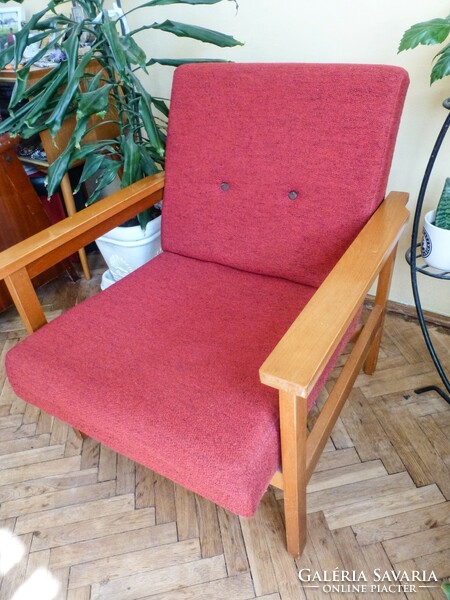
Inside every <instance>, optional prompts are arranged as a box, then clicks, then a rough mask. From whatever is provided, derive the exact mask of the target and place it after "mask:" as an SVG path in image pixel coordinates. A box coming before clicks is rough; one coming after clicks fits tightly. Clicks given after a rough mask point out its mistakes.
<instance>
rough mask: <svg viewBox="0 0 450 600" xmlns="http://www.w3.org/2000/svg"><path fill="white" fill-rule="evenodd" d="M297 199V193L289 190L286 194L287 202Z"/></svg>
mask: <svg viewBox="0 0 450 600" xmlns="http://www.w3.org/2000/svg"><path fill="white" fill-rule="evenodd" d="M297 197H298V192H296V191H295V190H291V191H290V192H289V194H288V198H289V200H295V199H296V198H297Z"/></svg>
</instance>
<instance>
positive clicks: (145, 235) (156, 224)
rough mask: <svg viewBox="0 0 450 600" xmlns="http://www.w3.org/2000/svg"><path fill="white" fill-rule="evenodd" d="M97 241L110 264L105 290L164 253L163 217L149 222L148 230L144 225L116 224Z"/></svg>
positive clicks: (104, 281)
mask: <svg viewBox="0 0 450 600" xmlns="http://www.w3.org/2000/svg"><path fill="white" fill-rule="evenodd" d="M95 241H96V244H97V246H98V249H99V250H100V252H101V253H102V256H103V258H104V259H105V262H106V264H107V265H108V270H107V271H106V272H105V273H104V274H103V277H102V282H101V286H100V287H101V289H102V290H104V289H105V288H107V287H109V286H110V285H111V284H113V283H115V282H116V281H119V279H122V278H123V277H125V275H128V274H129V273H131V272H132V271H134V270H136V269H137V268H139V267H141V266H142V265H143V264H145V263H146V262H148V261H149V260H151V259H152V258H154V257H155V256H157V255H158V254H159V253H160V252H161V217H157V218H156V219H153V220H152V221H149V223H148V224H147V227H146V228H145V231H143V230H142V228H141V226H140V225H136V226H134V227H116V228H115V229H112V230H111V231H109V232H108V233H106V234H105V235H102V236H101V237H99V238H98V239H96V240H95Z"/></svg>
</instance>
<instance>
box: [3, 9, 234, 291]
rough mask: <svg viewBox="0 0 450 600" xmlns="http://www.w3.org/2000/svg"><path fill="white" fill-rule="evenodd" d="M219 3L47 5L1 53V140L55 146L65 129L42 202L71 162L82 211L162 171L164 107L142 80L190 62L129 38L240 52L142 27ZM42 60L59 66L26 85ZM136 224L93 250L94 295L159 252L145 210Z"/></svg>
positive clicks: (201, 32) (207, 34)
mask: <svg viewBox="0 0 450 600" xmlns="http://www.w3.org/2000/svg"><path fill="white" fill-rule="evenodd" d="M4 1H5V0H0V3H1V2H4ZM18 1H19V2H22V0H18ZM222 1H224V0H148V1H147V2H140V3H139V4H138V5H134V6H133V5H131V2H129V0H124V2H123V8H122V6H121V2H120V0H117V3H114V4H113V5H112V8H113V10H111V4H112V3H111V0H77V1H76V2H73V1H68V0H49V2H48V4H47V6H46V7H45V8H44V9H43V10H41V11H40V12H37V13H36V14H34V15H33V16H32V17H31V18H30V20H29V21H28V22H27V23H26V24H25V25H24V27H23V28H22V29H21V30H20V31H18V32H17V33H16V36H15V44H14V46H11V47H7V48H4V49H3V50H2V51H1V52H0V68H4V67H5V66H6V65H8V64H12V65H13V68H14V69H15V70H16V84H15V86H14V90H13V94H12V98H11V102H10V105H9V112H10V116H9V118H8V119H6V120H5V121H3V122H2V123H0V134H1V133H6V132H9V133H10V134H12V135H15V134H17V135H19V136H20V137H21V138H29V137H32V136H34V135H36V134H39V133H40V132H42V131H44V130H49V131H50V133H51V135H52V136H53V137H54V136H57V134H58V132H60V130H61V128H62V126H63V123H65V122H66V121H68V124H69V126H70V127H72V128H73V132H72V135H71V136H69V138H68V142H67V143H66V144H65V147H60V146H59V145H58V138H57V137H56V141H55V144H56V146H57V147H58V152H57V154H58V157H57V158H56V160H54V161H53V162H52V163H51V165H50V167H49V171H48V195H49V196H51V195H52V194H53V192H54V191H55V190H56V189H57V188H58V186H59V184H60V182H61V179H62V178H63V176H64V175H65V173H66V172H67V171H68V169H69V168H70V166H71V165H72V164H74V163H77V162H84V167H83V170H82V173H81V177H80V180H79V184H78V188H79V187H80V186H81V185H82V184H83V183H84V182H86V181H87V180H89V181H90V182H92V180H93V179H95V182H96V183H95V186H94V188H93V189H92V191H91V192H90V195H89V199H88V201H87V204H91V203H92V202H95V201H96V200H98V199H99V198H100V197H101V196H102V193H103V194H104V193H105V188H106V186H108V185H109V184H111V183H112V182H113V181H114V180H117V179H118V178H119V179H120V186H121V187H122V188H125V187H127V186H128V185H130V184H131V183H134V182H136V181H138V180H140V179H142V178H143V177H145V176H146V175H151V174H154V173H156V172H158V171H160V170H161V169H163V168H164V157H165V140H166V126H167V119H168V116H169V106H168V103H167V102H166V101H165V100H164V99H162V98H155V97H153V96H152V95H151V94H150V93H149V91H148V89H147V86H146V85H145V79H144V78H145V76H147V77H150V73H151V72H153V71H151V67H152V66H154V65H156V64H159V65H167V66H170V67H176V66H178V65H180V64H183V63H188V62H197V61H196V59H189V58H186V59H171V58H158V57H154V56H152V57H150V58H148V57H147V56H146V54H145V52H144V50H143V49H142V48H141V47H140V46H139V44H138V42H137V41H136V38H138V37H139V34H140V33H141V32H144V31H146V32H150V31H152V30H159V31H163V32H167V33H170V34H173V35H175V36H179V37H188V38H191V39H193V40H197V41H201V42H207V43H209V44H213V45H215V46H219V47H221V48H225V47H232V46H236V45H241V43H240V42H238V41H237V40H235V39H234V38H233V37H231V36H229V35H225V34H223V33H220V32H217V31H213V30H209V29H205V28H202V27H198V26H195V25H188V24H186V23H179V22H176V21H173V20H169V19H166V20H164V21H161V22H151V20H150V19H151V14H152V9H153V8H156V7H164V6H167V5H171V4H180V5H192V6H195V5H211V4H217V3H219V2H222ZM227 1H232V2H234V3H236V0H227ZM127 4H129V6H127ZM64 8H65V10H64ZM74 8H76V11H75V10H73V9H74ZM138 10H139V11H141V13H142V14H141V15H140V17H141V18H140V21H139V22H140V23H142V25H141V26H139V27H138V28H137V29H135V30H131V31H130V30H129V28H128V20H127V16H128V14H130V13H132V12H134V11H138ZM159 14H160V13H159ZM68 15H70V16H68ZM37 44H39V45H41V46H42V47H41V48H39V49H38V51H37V52H36V53H35V54H34V55H32V57H31V58H30V59H28V60H27V62H26V63H25V64H24V66H22V64H21V63H22V62H23V56H24V51H25V50H26V49H29V48H30V46H31V45H37ZM26 55H27V56H28V53H27V54H26ZM48 56H50V57H52V58H53V57H58V58H57V60H58V61H59V62H57V64H56V65H55V66H54V67H53V68H51V69H50V70H49V72H48V73H47V74H45V75H44V76H43V77H42V78H41V79H39V80H38V81H31V78H30V69H31V68H32V67H33V65H36V63H38V64H39V61H41V59H43V58H47V57H48ZM197 60H199V61H200V62H205V59H197ZM199 110H201V101H200V103H199ZM66 125H67V124H66ZM66 137H67V136H66ZM75 191H77V190H75ZM153 219H154V220H153ZM136 220H137V224H136V223H135V221H136ZM136 220H132V221H131V222H127V223H126V225H127V226H128V225H134V227H119V228H116V229H114V230H113V231H111V232H109V233H108V234H105V235H104V236H102V237H100V238H99V239H98V240H97V245H98V247H99V249H100V251H101V253H102V254H103V257H104V259H105V261H106V263H107V265H108V267H109V269H108V271H106V272H105V273H104V276H103V279H102V289H104V288H105V287H107V286H108V285H110V284H111V283H113V282H114V281H116V280H117V279H120V278H122V277H123V276H125V275H126V274H127V273H129V272H130V271H132V270H134V269H135V268H137V267H138V266H140V265H141V264H143V263H144V262H146V261H147V260H149V259H150V258H152V257H153V256H155V255H156V254H157V253H158V252H159V250H160V242H159V237H160V223H159V221H160V218H159V212H158V211H155V209H154V208H153V207H152V208H151V209H149V210H146V211H144V212H142V213H140V214H139V215H137V217H136ZM150 221H151V223H150Z"/></svg>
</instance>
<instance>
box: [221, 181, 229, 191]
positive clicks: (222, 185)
mask: <svg viewBox="0 0 450 600" xmlns="http://www.w3.org/2000/svg"><path fill="white" fill-rule="evenodd" d="M220 187H221V188H222V189H223V191H224V192H227V191H228V190H229V189H230V184H229V183H227V182H226V181H223V182H222V183H221V184H220Z"/></svg>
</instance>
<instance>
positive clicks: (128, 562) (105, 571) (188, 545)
mask: <svg viewBox="0 0 450 600" xmlns="http://www.w3.org/2000/svg"><path fill="white" fill-rule="evenodd" d="M133 547H134V546H131V547H129V548H125V551H124V552H121V553H120V554H116V555H114V556H108V557H107V558H98V559H96V560H91V561H83V562H82V563H80V564H74V565H72V566H71V569H70V583H69V587H70V588H76V587H84V586H86V585H92V584H95V583H101V582H102V581H105V579H108V580H109V581H112V580H114V579H115V578H117V577H132V576H133V575H139V574H140V573H146V572H148V571H156V570H157V569H163V568H166V567H171V566H174V565H181V564H183V563H188V562H192V561H195V560H199V559H200V558H201V551H200V543H199V541H198V540H185V541H184V542H175V543H173V544H164V543H163V544H162V545H158V546H155V547H152V548H144V549H143V550H133ZM50 564H51V560H50Z"/></svg>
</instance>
